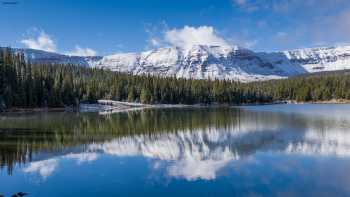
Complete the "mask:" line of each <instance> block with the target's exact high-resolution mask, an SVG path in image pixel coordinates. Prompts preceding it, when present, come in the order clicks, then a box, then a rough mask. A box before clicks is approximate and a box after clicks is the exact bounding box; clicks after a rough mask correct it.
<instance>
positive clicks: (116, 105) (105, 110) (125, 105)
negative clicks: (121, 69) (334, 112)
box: [0, 99, 350, 114]
mask: <svg viewBox="0 0 350 197" xmlns="http://www.w3.org/2000/svg"><path fill="white" fill-rule="evenodd" d="M100 101H102V102H100ZM278 104H350V100H345V99H340V100H336V99H332V100H328V101H308V102H298V101H293V100H292V101H291V100H288V101H276V102H271V103H250V104H240V105H229V104H217V103H215V104H209V105H205V104H193V105H188V104H142V103H131V102H123V101H112V100H99V102H97V103H95V104H81V105H80V106H79V108H75V107H34V108H32V107H28V108H27V107H23V108H22V107H13V108H9V109H5V110H4V111H0V114H4V113H19V114H24V113H33V112H72V111H76V112H100V113H101V114H109V113H117V112H127V111H134V110H142V109H161V108H164V109H165V108H187V107H193V108H198V107H239V106H259V105H278Z"/></svg>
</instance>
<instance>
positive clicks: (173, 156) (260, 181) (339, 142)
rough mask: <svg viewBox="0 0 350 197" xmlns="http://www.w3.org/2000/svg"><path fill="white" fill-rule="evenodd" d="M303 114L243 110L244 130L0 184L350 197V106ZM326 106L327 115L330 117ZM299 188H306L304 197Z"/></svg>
mask: <svg viewBox="0 0 350 197" xmlns="http://www.w3.org/2000/svg"><path fill="white" fill-rule="evenodd" d="M301 106H302V105H285V106H279V105H277V106H263V107H262V108H260V107H244V108H247V109H243V110H239V113H238V114H239V121H238V123H237V122H236V123H235V124H228V125H226V126H225V127H215V126H210V125H209V126H208V127H206V128H201V129H199V128H198V129H188V130H186V129H183V130H178V131H176V132H160V133H153V134H138V135H130V136H123V137H119V138H113V139H110V140H107V141H104V142H96V143H91V144H89V145H87V146H86V147H84V149H79V151H72V152H65V153H62V154H57V155H56V156H51V157H47V158H45V159H38V160H35V161H33V162H30V163H28V164H26V165H24V166H21V167H19V166H17V167H16V170H15V171H14V174H13V175H12V176H6V175H5V173H4V172H2V173H1V176H0V181H7V180H10V179H12V180H17V182H16V183H14V182H12V183H11V182H9V185H10V184H11V186H12V187H11V188H21V187H25V186H24V185H26V184H28V183H30V184H29V185H32V186H33V184H34V186H33V188H36V187H38V185H35V184H39V186H40V185H41V184H43V185H47V187H48V188H49V187H50V185H51V186H52V184H54V183H55V182H59V183H61V184H62V182H60V181H62V180H66V181H67V183H71V182H73V181H78V183H75V184H77V185H78V186H77V187H79V188H86V190H87V191H90V192H92V193H96V192H97V191H91V189H92V188H98V189H97V190H98V191H100V192H102V193H103V190H105V191H106V192H107V191H109V192H111V190H112V191H113V192H114V194H127V191H128V190H127V189H128V188H129V189H130V187H131V186H130V185H133V186H135V187H137V188H138V189H139V190H138V191H133V192H131V193H133V194H135V195H137V194H142V192H144V193H147V192H148V194H154V195H157V194H162V192H164V191H165V190H167V191H170V190H173V191H174V193H173V194H174V195H175V194H188V193H186V192H184V191H186V188H187V189H189V188H191V190H193V191H196V188H197V187H198V189H199V188H201V192H204V193H203V194H208V193H206V192H209V193H210V192H215V193H218V194H220V193H221V194H222V195H228V194H230V195H234V194H237V195H239V194H244V195H255V194H261V195H269V194H271V192H272V193H273V194H276V195H280V196H285V195H300V194H303V195H306V194H307V195H317V194H324V195H326V196H327V194H329V195H331V194H339V195H342V194H349V192H350V190H349V189H347V188H349V184H350V178H348V177H350V176H348V173H346V172H350V171H349V170H350V167H349V166H350V165H349V164H350V162H349V156H350V134H349V132H350V131H349V127H347V125H348V124H349V122H348V121H350V120H349V119H348V115H347V114H349V112H350V108H349V106H348V105H336V106H333V105H322V107H321V108H320V109H316V108H315V107H314V106H312V107H310V106H309V105H304V106H303V107H301ZM317 106H319V105H317ZM327 106H329V107H330V108H329V111H328V112H329V113H325V111H327V110H326V109H327ZM270 108H272V109H270ZM311 108H314V109H315V110H313V111H312V109H311ZM305 109H307V110H310V111H309V112H307V113H303V110H305ZM233 110H236V109H233ZM281 110H284V111H283V113H280V111H281ZM311 111H312V113H311ZM289 112H290V113H289ZM299 112H300V113H299ZM334 114H336V115H334ZM38 154H39V155H40V153H38ZM38 158H40V157H38ZM68 177H69V178H68ZM329 180H332V181H329ZM100 182H104V183H105V184H104V185H103V184H101V183H100ZM92 183H95V185H93V186H91V184H92ZM113 183H114V184H115V186H113ZM12 184H13V185H12ZM303 184H304V185H303ZM89 185H90V187H92V188H89ZM202 186H207V187H205V188H202ZM45 187H46V186H45ZM58 187H60V186H58ZM123 187H125V188H123ZM225 187H226V188H225ZM295 187H302V188H304V189H303V191H302V192H303V193H299V192H300V191H298V190H295V189H293V188H295ZM33 188H28V191H32V190H33ZM41 188H42V187H41ZM219 188H221V189H220V191H219ZM58 190H59V189H58ZM73 190H74V189H73ZM177 190H180V191H177ZM9 191H10V190H9ZM74 191H75V190H74ZM181 191H183V193H181ZM47 192H49V191H47ZM113 192H112V193H113ZM129 192H130V191H129ZM188 192H189V193H191V192H190V191H188ZM201 192H199V193H201ZM35 193H40V192H38V191H35ZM83 193H84V192H83ZM60 194H61V195H62V194H67V195H71V193H65V192H63V191H60ZM193 194H198V192H194V193H193Z"/></svg>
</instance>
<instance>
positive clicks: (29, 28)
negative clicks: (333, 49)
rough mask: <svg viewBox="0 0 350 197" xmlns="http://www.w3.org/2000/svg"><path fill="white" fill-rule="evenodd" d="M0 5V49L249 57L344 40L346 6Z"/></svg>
mask: <svg viewBox="0 0 350 197" xmlns="http://www.w3.org/2000/svg"><path fill="white" fill-rule="evenodd" d="M0 2H1V4H0V27H1V31H0V45H1V46H12V47H31V48H39V49H45V50H49V51H56V52H60V53H67V54H90V55H91V54H99V55H105V54H110V53H114V52H131V51H143V50H146V49H152V48H157V47H164V46H170V45H176V42H177V41H178V42H179V43H184V44H188V43H191V41H193V39H195V40H198V42H200V43H204V44H205V43H217V42H222V40H224V41H225V43H228V44H232V45H240V46H242V47H247V48H250V49H253V50H257V51H276V50H286V49H295V48H304V47H316V46H332V45H343V44H347V43H349V42H350V36H349V35H350V34H349V33H350V1H349V0H265V1H264V0H114V1H112V0H104V1H103V0H74V1H73V0H0ZM189 34H190V35H189Z"/></svg>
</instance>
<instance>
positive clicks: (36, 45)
mask: <svg viewBox="0 0 350 197" xmlns="http://www.w3.org/2000/svg"><path fill="white" fill-rule="evenodd" d="M21 43H22V44H24V45H25V46H26V47H28V48H31V49H38V50H44V51H49V52H55V51H56V43H55V42H54V41H53V40H52V39H51V37H50V36H49V35H48V34H46V33H45V32H44V31H41V32H40V34H39V35H38V37H37V38H28V39H23V40H21Z"/></svg>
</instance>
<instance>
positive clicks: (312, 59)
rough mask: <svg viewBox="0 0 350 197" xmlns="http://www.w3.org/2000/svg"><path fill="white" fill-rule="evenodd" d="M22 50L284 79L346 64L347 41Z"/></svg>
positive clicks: (43, 57) (34, 57)
mask: <svg viewBox="0 0 350 197" xmlns="http://www.w3.org/2000/svg"><path fill="white" fill-rule="evenodd" d="M16 50H17V51H24V53H25V55H26V57H27V58H28V60H29V61H32V62H35V63H63V64H67V63H72V64H77V65H82V66H88V67H98V68H103V69H109V70H112V71H118V72H126V73H131V74H134V75H143V74H150V75H156V76H176V77H178V78H193V79H208V78H211V79H231V80H236V81H242V82H250V81H259V80H269V79H278V78H286V77H289V76H294V75H298V74H305V73H313V72H320V71H334V70H343V69H350V46H344V47H329V48H311V49H299V50H292V51H282V52H270V53H267V52H254V51H251V50H248V49H244V48H240V47H237V46H232V47H229V46H205V45H194V46H192V47H190V48H186V49H183V48H180V47H169V48H160V49H155V50H150V51H146V52H141V53H117V54H113V55H107V56H103V57H100V56H94V57H79V56H67V55H61V54H57V53H50V52H45V51H38V50H33V49H16Z"/></svg>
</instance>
